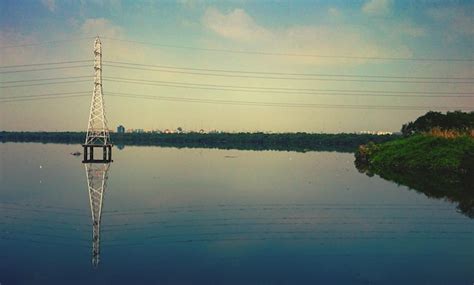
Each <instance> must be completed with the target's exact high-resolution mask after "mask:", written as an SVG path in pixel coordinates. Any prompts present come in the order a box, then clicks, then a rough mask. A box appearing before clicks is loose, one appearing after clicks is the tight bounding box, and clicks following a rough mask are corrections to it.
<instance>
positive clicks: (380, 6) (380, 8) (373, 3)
mask: <svg viewBox="0 0 474 285" xmlns="http://www.w3.org/2000/svg"><path fill="white" fill-rule="evenodd" d="M391 6H392V1H391V0H369V1H367V2H366V3H365V4H364V6H362V11H363V12H364V13H366V14H368V15H375V16H382V15H386V14H388V13H389V12H390V8H391Z"/></svg>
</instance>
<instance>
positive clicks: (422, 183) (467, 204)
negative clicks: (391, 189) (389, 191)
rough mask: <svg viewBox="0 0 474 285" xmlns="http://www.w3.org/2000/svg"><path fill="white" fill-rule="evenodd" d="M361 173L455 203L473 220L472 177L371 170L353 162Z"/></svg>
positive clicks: (423, 172)
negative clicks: (377, 176) (375, 175)
mask: <svg viewBox="0 0 474 285" xmlns="http://www.w3.org/2000/svg"><path fill="white" fill-rule="evenodd" d="M354 164H355V166H356V168H357V169H358V170H359V172H361V173H365V174H367V176H369V177H372V176H374V174H377V175H379V176H380V177H381V178H383V179H386V180H388V181H393V182H395V183H397V184H399V185H404V186H407V187H409V188H410V189H412V190H415V191H417V192H420V193H423V194H424V195H426V196H427V197H430V198H437V199H446V200H449V201H452V202H454V203H457V209H458V211H460V212H461V213H463V214H464V215H466V216H468V217H470V218H474V191H473V186H472V185H474V177H466V175H461V174H455V173H451V174H450V173H443V174H439V173H432V172H430V171H408V172H399V171H398V172H397V171H395V170H392V169H389V168H387V169H372V168H369V167H368V166H367V165H365V164H358V163H357V162H356V161H355V162H354Z"/></svg>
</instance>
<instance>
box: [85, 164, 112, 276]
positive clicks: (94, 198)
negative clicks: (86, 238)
mask: <svg viewBox="0 0 474 285" xmlns="http://www.w3.org/2000/svg"><path fill="white" fill-rule="evenodd" d="M109 167H110V163H100V164H99V163H86V164H85V168H86V177H87V188H88V190H89V202H90V207H91V215H92V265H93V266H94V267H97V266H98V264H99V260H100V219H101V216H102V205H103V203H104V194H105V189H106V188H107V179H108V171H109Z"/></svg>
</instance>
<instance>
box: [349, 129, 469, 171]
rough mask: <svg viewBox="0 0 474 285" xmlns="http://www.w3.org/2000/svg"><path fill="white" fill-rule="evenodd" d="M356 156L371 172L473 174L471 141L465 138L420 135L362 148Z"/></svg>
mask: <svg viewBox="0 0 474 285" xmlns="http://www.w3.org/2000/svg"><path fill="white" fill-rule="evenodd" d="M360 152H365V153H363V154H361V153H360ZM359 155H365V156H366V160H367V162H368V164H369V167H370V168H373V169H384V168H390V169H392V170H396V171H398V172H406V171H420V170H423V171H431V172H459V173H465V172H471V171H473V169H472V164H473V163H474V139H473V138H472V137H470V136H467V135H464V136H451V135H449V136H448V137H446V136H440V135H439V133H436V135H431V134H422V135H415V136H412V137H408V138H402V139H398V140H394V141H390V142H386V143H383V144H378V145H375V144H371V145H366V146H365V149H364V147H361V148H360V149H359ZM356 156H357V155H356Z"/></svg>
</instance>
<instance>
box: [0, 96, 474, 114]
mask: <svg viewBox="0 0 474 285" xmlns="http://www.w3.org/2000/svg"><path fill="white" fill-rule="evenodd" d="M109 94H111V95H113V96H112V97H124V98H133V99H151V100H161V101H173V102H187V103H205V104H219V105H235V106H256V107H285V108H318V109H334V108H339V109H357V110H367V109H369V110H401V111H404V110H432V109H443V110H452V109H455V110H457V109H465V108H470V107H466V106H463V107H455V106H450V107H446V106H388V105H339V104H310V103H288V102H258V101H234V100H215V99H195V98H185V97H165V96H152V95H143V94H129V93H116V92H110V93H109ZM46 95H47V94H44V96H45V97H39V96H38V97H39V98H18V99H9V100H0V102H2V103H3V102H18V101H36V100H48V99H63V98H70V97H83V96H90V95H79V94H78V95H67V96H60V95H56V96H48V97H46ZM49 95H51V94H49Z"/></svg>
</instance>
